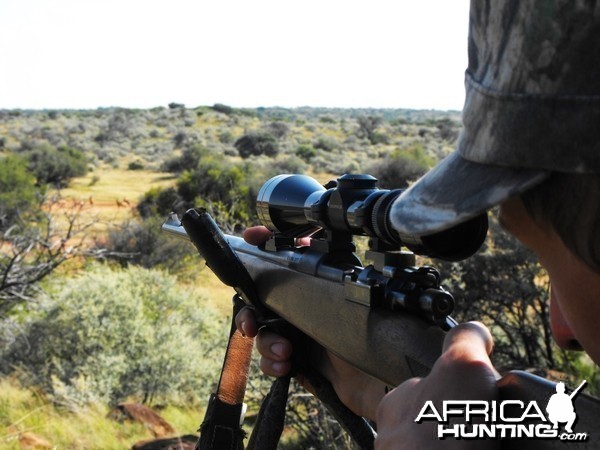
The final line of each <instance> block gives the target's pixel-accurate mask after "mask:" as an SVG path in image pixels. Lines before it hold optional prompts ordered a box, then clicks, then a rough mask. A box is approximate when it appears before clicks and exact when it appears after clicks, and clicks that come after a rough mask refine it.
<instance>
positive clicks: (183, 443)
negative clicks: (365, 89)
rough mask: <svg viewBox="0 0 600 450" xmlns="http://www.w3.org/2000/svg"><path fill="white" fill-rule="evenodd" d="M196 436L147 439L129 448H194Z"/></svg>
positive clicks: (168, 449) (147, 449)
mask: <svg viewBox="0 0 600 450" xmlns="http://www.w3.org/2000/svg"><path fill="white" fill-rule="evenodd" d="M196 441H198V436H194V435H193V434H186V435H184V436H179V437H173V438H166V439H164V438H163V439H149V440H146V441H140V442H136V443H135V444H133V447H131V450H194V448H195V446H196Z"/></svg>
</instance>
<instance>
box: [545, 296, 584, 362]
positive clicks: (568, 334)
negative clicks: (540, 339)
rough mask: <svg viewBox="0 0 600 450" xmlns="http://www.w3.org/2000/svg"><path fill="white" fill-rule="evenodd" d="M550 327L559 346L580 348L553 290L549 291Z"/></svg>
mask: <svg viewBox="0 0 600 450" xmlns="http://www.w3.org/2000/svg"><path fill="white" fill-rule="evenodd" d="M550 327H551V328H552V336H553V337H554V340H555V341H556V343H557V344H558V346H559V347H561V348H563V349H565V350H581V345H580V344H579V342H577V339H575V335H574V334H573V332H572V331H571V327H569V324H567V321H566V320H565V318H564V317H563V314H562V312H561V311H560V306H559V302H558V300H557V298H556V295H555V294H554V290H551V291H550Z"/></svg>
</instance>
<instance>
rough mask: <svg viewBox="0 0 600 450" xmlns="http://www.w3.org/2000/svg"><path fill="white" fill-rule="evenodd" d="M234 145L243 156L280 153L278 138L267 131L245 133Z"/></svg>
mask: <svg viewBox="0 0 600 450" xmlns="http://www.w3.org/2000/svg"><path fill="white" fill-rule="evenodd" d="M233 145H234V147H235V148H236V149H237V151H238V152H239V154H240V156H241V157H242V158H249V157H250V156H258V155H266V156H275V155H276V154H277V153H279V146H278V145H277V139H275V137H274V136H273V135H272V134H270V133H265V132H255V133H248V134H245V135H244V136H242V137H241V138H239V139H238V140H237V141H235V143H234V144H233Z"/></svg>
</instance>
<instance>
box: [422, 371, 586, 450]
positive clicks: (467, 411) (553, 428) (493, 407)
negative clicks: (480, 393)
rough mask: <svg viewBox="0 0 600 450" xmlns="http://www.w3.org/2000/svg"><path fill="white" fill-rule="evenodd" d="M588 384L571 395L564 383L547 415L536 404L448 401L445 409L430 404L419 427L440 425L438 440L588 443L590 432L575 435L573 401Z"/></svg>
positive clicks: (561, 384)
mask: <svg viewBox="0 0 600 450" xmlns="http://www.w3.org/2000/svg"><path fill="white" fill-rule="evenodd" d="M585 384H586V381H585V380H584V381H583V382H582V383H581V384H580V385H579V387H577V389H575V390H574V391H573V392H572V393H571V394H567V393H565V385H564V383H558V384H557V385H556V393H554V394H552V396H551V397H550V399H549V400H548V404H547V405H546V408H545V411H546V414H544V412H542V409H541V408H540V406H539V405H538V403H537V402H536V401H534V400H532V401H529V402H523V401H521V400H503V401H484V400H466V401H465V400H444V401H443V402H442V405H441V408H440V407H438V408H436V406H435V405H434V403H433V401H430V400H428V401H426V402H425V404H424V405H423V407H422V408H421V411H420V412H419V414H418V415H417V417H416V418H415V422H416V423H423V422H437V437H438V439H448V438H451V439H452V438H454V439H507V438H508V439H522V438H534V439H560V440H562V441H579V442H580V441H585V440H587V438H588V434H587V433H586V432H577V433H576V432H574V430H573V427H574V424H575V422H576V420H577V413H576V411H575V407H574V406H573V400H574V399H575V397H576V396H577V395H578V394H579V393H580V392H581V390H582V389H583V387H584V386H585Z"/></svg>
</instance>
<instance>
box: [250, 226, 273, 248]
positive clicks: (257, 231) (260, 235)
mask: <svg viewBox="0 0 600 450" xmlns="http://www.w3.org/2000/svg"><path fill="white" fill-rule="evenodd" d="M272 235H273V232H272V231H271V230H269V229H268V228H267V227H262V226H258V227H249V228H246V229H245V230H244V234H243V236H244V240H245V241H246V242H247V243H248V244H252V245H260V244H262V243H264V242H265V241H267V240H268V239H269V238H270V237H271V236H272Z"/></svg>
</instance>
